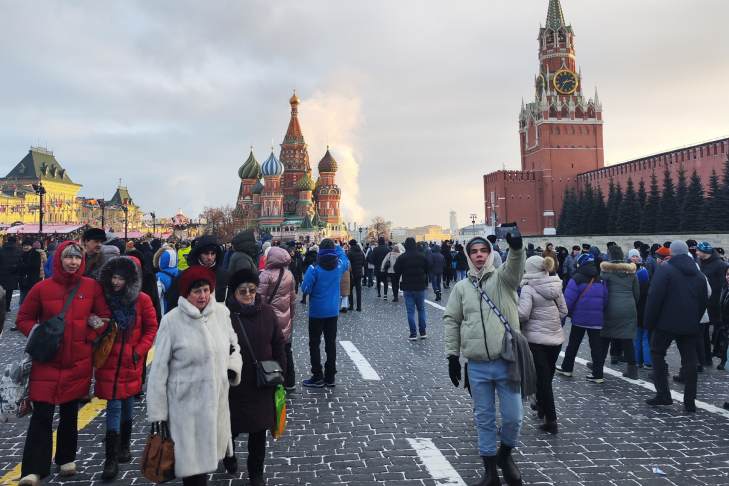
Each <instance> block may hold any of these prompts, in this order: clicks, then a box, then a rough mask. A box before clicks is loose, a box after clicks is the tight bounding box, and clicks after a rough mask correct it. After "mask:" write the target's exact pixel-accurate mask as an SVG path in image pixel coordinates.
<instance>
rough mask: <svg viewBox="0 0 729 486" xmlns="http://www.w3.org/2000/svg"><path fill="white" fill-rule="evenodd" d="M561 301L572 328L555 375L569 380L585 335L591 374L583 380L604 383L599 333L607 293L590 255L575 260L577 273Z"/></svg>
mask: <svg viewBox="0 0 729 486" xmlns="http://www.w3.org/2000/svg"><path fill="white" fill-rule="evenodd" d="M564 298H565V302H566V303H567V311H568V314H567V315H568V316H570V318H571V320H572V327H571V328H570V336H569V339H568V342H567V349H566V350H565V353H564V358H563V359H562V365H561V366H557V368H556V371H557V373H559V374H560V375H563V376H566V377H571V376H572V371H573V369H574V366H575V358H576V357H577V351H579V349H580V345H581V344H582V339H583V338H584V337H585V333H587V338H588V339H589V342H590V354H591V355H592V368H593V370H592V373H591V374H589V375H588V376H587V377H586V379H587V380H588V381H591V382H593V383H603V382H604V381H605V380H604V378H603V373H602V371H603V365H604V363H602V362H601V360H602V359H603V352H602V339H601V338H600V330H601V329H602V326H603V323H604V322H605V317H604V314H605V308H606V307H607V303H608V289H607V286H606V285H605V284H604V282H603V281H602V279H601V278H600V274H599V273H598V271H597V266H596V265H595V257H594V256H593V255H592V254H591V253H583V254H581V255H580V256H579V258H577V271H576V272H575V275H574V277H572V279H570V281H569V283H568V284H567V288H566V289H565V292H564Z"/></svg>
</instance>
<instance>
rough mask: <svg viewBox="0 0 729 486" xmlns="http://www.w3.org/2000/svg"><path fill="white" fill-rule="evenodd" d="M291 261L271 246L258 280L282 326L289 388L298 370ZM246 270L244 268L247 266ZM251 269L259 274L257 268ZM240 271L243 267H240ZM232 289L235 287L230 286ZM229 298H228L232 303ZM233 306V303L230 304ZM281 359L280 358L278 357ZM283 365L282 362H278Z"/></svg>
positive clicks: (285, 253)
mask: <svg viewBox="0 0 729 486" xmlns="http://www.w3.org/2000/svg"><path fill="white" fill-rule="evenodd" d="M290 263H291V257H290V256H289V253H288V252H287V251H286V250H284V249H283V248H279V247H276V246H274V247H271V249H270V250H269V251H268V258H267V259H266V268H264V269H263V272H261V275H260V283H257V284H256V286H257V287H258V289H257V291H258V293H259V294H260V295H261V299H263V303H264V304H266V305H270V306H271V307H272V308H273V310H274V313H275V314H276V321H277V323H278V327H279V328H280V329H281V332H282V334H283V338H284V343H285V346H284V348H285V352H286V362H287V363H288V366H287V367H283V370H285V373H284V379H285V382H284V386H285V387H286V390H288V391H294V390H295V389H296V371H295V370H294V353H293V350H292V343H293V325H294V309H295V307H296V305H295V304H296V289H295V286H296V284H295V283H294V276H293V275H292V274H291V271H290V270H288V267H289V265H290ZM244 270H245V269H244ZM247 270H251V271H252V272H253V273H256V270H255V269H247ZM239 271H240V270H239ZM228 287H229V289H228V290H231V289H232V286H230V285H229V286H228ZM229 301H230V299H228V301H226V302H229ZM228 308H230V305H228ZM234 327H235V326H234ZM277 361H278V360H277ZM279 364H281V366H283V363H282V362H280V361H279Z"/></svg>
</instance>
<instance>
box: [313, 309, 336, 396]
mask: <svg viewBox="0 0 729 486" xmlns="http://www.w3.org/2000/svg"><path fill="white" fill-rule="evenodd" d="M337 317H338V316H334V317H325V318H317V317H310V318H309V359H310V360H311V375H312V378H315V379H322V378H324V381H326V382H328V383H332V382H334V375H335V374H336V373H337ZM322 334H323V335H324V351H325V352H326V353H327V360H326V362H325V363H324V373H323V374H322V368H321V351H320V348H321V337H322Z"/></svg>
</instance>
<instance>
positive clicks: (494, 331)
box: [443, 248, 526, 361]
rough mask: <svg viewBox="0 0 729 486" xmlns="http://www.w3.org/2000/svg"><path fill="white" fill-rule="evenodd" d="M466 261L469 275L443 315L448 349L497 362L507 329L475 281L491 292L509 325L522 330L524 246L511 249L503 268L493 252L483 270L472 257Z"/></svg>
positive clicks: (462, 281) (490, 294)
mask: <svg viewBox="0 0 729 486" xmlns="http://www.w3.org/2000/svg"><path fill="white" fill-rule="evenodd" d="M466 260H467V262H468V267H469V270H468V275H467V278H465V279H463V280H461V281H459V282H458V283H457V284H456V285H455V286H454V287H453V290H451V294H450V296H449V297H448V304H447V305H446V310H445V313H444V314H443V323H444V325H445V352H446V355H452V356H458V355H463V357H464V358H466V359H473V360H479V361H493V360H496V359H499V358H500V357H501V349H502V346H503V341H504V329H505V328H504V325H503V324H502V322H501V320H500V319H499V318H498V317H497V316H496V314H495V313H494V312H492V311H491V308H490V307H489V306H488V304H487V303H486V302H483V303H481V295H480V294H479V292H478V290H476V288H475V287H474V285H473V283H472V282H474V281H475V282H477V284H478V285H480V286H481V288H482V289H483V290H484V291H485V292H486V294H488V296H489V297H490V298H491V300H492V301H493V302H494V304H495V305H496V306H497V307H498V308H499V310H500V311H501V313H502V314H503V315H504V317H505V318H506V320H507V321H508V322H509V325H510V326H511V327H512V328H513V329H516V330H519V313H518V310H517V299H518V296H517V294H516V289H517V287H518V286H519V282H521V277H522V275H523V274H524V262H525V260H526V256H525V252H524V248H520V249H518V250H514V249H513V248H512V249H510V250H509V256H508V257H507V258H506V262H505V263H504V264H503V265H502V266H500V267H499V268H494V264H493V252H492V253H491V255H490V257H489V260H488V261H487V262H486V264H485V265H484V267H483V268H482V269H481V270H476V267H475V266H474V265H473V263H472V262H471V259H470V258H466ZM484 328H485V330H486V333H485V334H486V335H485V336H484Z"/></svg>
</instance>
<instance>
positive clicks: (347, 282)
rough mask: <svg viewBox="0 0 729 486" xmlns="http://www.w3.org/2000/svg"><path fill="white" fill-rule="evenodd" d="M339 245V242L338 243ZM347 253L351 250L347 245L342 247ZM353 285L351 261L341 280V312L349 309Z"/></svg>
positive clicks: (344, 312)
mask: <svg viewBox="0 0 729 486" xmlns="http://www.w3.org/2000/svg"><path fill="white" fill-rule="evenodd" d="M337 245H338V243H337ZM342 250H343V251H344V253H345V255H346V254H347V252H348V251H349V248H348V247H347V245H345V246H343V247H342ZM351 287H352V265H351V263H350V265H349V269H348V270H347V271H346V272H344V273H343V274H342V278H341V280H339V298H340V302H339V312H341V313H342V314H346V313H347V310H348V309H349V290H350V288H351Z"/></svg>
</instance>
